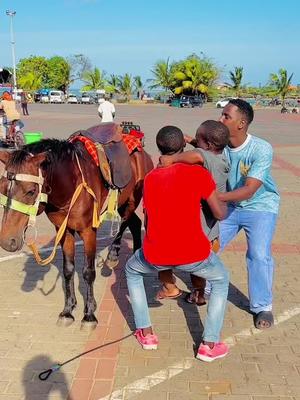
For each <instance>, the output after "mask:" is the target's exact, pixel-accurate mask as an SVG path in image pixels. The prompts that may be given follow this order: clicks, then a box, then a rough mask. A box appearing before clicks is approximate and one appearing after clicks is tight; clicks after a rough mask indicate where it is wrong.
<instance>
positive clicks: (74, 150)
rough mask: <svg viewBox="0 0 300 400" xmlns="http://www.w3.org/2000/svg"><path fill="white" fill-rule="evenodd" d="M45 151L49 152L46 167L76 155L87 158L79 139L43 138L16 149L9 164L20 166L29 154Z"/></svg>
mask: <svg viewBox="0 0 300 400" xmlns="http://www.w3.org/2000/svg"><path fill="white" fill-rule="evenodd" d="M44 152H46V153H47V160H46V162H45V165H44V167H46V166H47V165H49V164H50V165H55V164H56V163H59V162H61V161H62V160H65V159H66V158H71V159H72V160H73V159H74V158H75V155H77V156H78V157H80V158H81V159H83V158H85V155H86V152H85V151H84V146H83V144H82V143H81V142H79V141H76V142H75V143H72V142H70V141H68V140H58V139H43V140H41V141H39V142H36V143H31V144H27V145H25V146H23V147H22V149H21V150H16V151H14V152H13V153H12V155H11V158H10V160H9V165H10V166H14V167H20V166H21V165H22V163H23V162H24V161H25V160H26V158H27V157H28V155H30V154H33V155H36V154H40V153H44Z"/></svg>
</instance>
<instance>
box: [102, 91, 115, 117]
mask: <svg viewBox="0 0 300 400" xmlns="http://www.w3.org/2000/svg"><path fill="white" fill-rule="evenodd" d="M98 113H99V116H100V118H101V122H112V121H113V120H114V118H115V114H116V110H115V106H114V105H113V103H111V102H110V101H109V97H108V96H105V98H104V101H102V103H100V105H99V107H98Z"/></svg>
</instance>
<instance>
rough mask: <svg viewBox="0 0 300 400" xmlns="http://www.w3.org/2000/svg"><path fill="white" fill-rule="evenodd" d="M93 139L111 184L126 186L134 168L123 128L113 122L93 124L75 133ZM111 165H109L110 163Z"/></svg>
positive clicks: (104, 175)
mask: <svg viewBox="0 0 300 400" xmlns="http://www.w3.org/2000/svg"><path fill="white" fill-rule="evenodd" d="M75 135H76V136H78V135H82V136H85V137H87V138H88V139H90V140H92V141H93V142H94V144H95V146H96V149H97V153H98V158H99V167H100V170H101V172H102V175H103V177H104V179H105V180H106V181H107V183H108V184H109V185H110V186H114V187H116V188H118V189H122V188H124V187H125V186H126V185H127V184H128V183H129V182H130V180H131V177H132V170H131V163H130V156H129V154H128V150H127V148H126V146H125V144H124V142H123V140H122V129H121V128H120V127H119V126H118V125H117V124H115V123H113V122H105V123H101V124H99V125H96V126H92V127H91V128H88V129H87V130H82V131H78V132H76V133H74V134H73V135H72V136H73V137H74V136H75ZM107 164H108V165H109V167H108V165H107Z"/></svg>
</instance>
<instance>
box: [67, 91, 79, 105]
mask: <svg viewBox="0 0 300 400" xmlns="http://www.w3.org/2000/svg"><path fill="white" fill-rule="evenodd" d="M67 103H69V104H77V103H79V100H78V97H77V96H76V94H73V93H70V94H69V95H68V98H67Z"/></svg>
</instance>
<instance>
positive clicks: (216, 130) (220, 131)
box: [196, 119, 229, 151]
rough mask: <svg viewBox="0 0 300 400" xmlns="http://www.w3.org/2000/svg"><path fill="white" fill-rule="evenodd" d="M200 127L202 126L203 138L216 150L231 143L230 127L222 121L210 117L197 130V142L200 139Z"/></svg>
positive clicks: (220, 149)
mask: <svg viewBox="0 0 300 400" xmlns="http://www.w3.org/2000/svg"><path fill="white" fill-rule="evenodd" d="M200 128H202V135H201V137H202V138H203V140H204V141H205V142H206V143H207V144H210V145H212V146H213V147H214V150H217V151H222V150H223V149H224V148H225V147H226V146H227V145H228V144H229V129H228V128H227V126H226V125H224V124H222V122H219V121H214V120H212V119H209V120H207V121H204V122H203V123H202V124H201V125H200V126H199V128H198V129H197V132H196V141H197V144H198V142H199V139H200V132H199V131H200Z"/></svg>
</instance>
